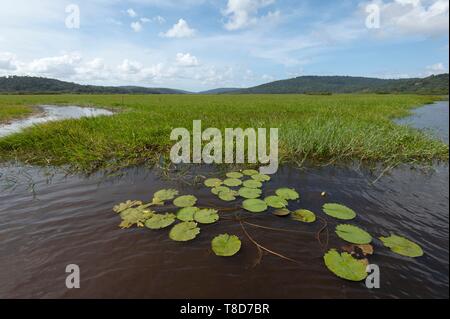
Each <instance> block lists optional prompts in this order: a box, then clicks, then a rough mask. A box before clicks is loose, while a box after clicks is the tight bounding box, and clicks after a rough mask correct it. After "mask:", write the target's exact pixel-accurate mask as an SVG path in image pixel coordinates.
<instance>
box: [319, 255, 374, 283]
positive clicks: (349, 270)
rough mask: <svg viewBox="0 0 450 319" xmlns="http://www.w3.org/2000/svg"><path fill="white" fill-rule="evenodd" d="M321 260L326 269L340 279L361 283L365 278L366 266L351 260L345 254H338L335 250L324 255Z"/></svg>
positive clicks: (350, 256) (359, 261) (361, 262)
mask: <svg viewBox="0 0 450 319" xmlns="http://www.w3.org/2000/svg"><path fill="white" fill-rule="evenodd" d="M323 259H324V261H325V265H326V266H327V268H328V269H329V270H330V271H331V272H332V273H334V274H335V275H336V276H338V277H340V278H342V279H346V280H350V281H362V280H364V279H366V277H367V272H366V267H367V266H366V264H365V263H364V262H363V261H361V260H358V259H356V258H353V257H352V255H350V254H349V253H347V252H343V253H342V254H340V253H338V252H337V251H336V250H335V249H331V250H329V251H328V252H327V253H326V254H325V256H324V257H323Z"/></svg>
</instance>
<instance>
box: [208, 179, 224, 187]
mask: <svg viewBox="0 0 450 319" xmlns="http://www.w3.org/2000/svg"><path fill="white" fill-rule="evenodd" d="M222 183H223V182H222V180H220V179H218V178H208V179H207V180H205V186H206V187H218V186H220V185H222Z"/></svg>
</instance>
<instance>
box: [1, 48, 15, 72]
mask: <svg viewBox="0 0 450 319" xmlns="http://www.w3.org/2000/svg"><path fill="white" fill-rule="evenodd" d="M16 69H17V66H16V62H15V57H14V55H13V54H11V53H9V52H0V70H5V71H13V70H16Z"/></svg>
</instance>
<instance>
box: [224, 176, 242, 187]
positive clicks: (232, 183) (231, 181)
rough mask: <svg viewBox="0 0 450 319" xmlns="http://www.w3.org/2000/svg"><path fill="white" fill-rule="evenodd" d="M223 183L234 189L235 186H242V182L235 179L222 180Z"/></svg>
mask: <svg viewBox="0 0 450 319" xmlns="http://www.w3.org/2000/svg"><path fill="white" fill-rule="evenodd" d="M223 183H224V184H225V185H226V186H229V187H235V186H240V185H242V181H241V180H240V179H237V178H228V179H226V180H224V181H223Z"/></svg>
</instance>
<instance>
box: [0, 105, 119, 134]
mask: <svg viewBox="0 0 450 319" xmlns="http://www.w3.org/2000/svg"><path fill="white" fill-rule="evenodd" d="M39 108H40V109H41V110H42V113H41V114H39V115H35V116H31V117H28V118H25V119H20V120H15V121H12V122H11V123H8V124H4V125H0V137H3V136H7V135H10V134H13V133H18V132H20V131H22V130H23V129H24V128H27V127H30V126H33V125H37V124H42V123H46V122H50V121H58V120H66V119H78V118H81V117H93V116H100V115H113V113H112V112H111V111H108V110H104V109H98V108H89V107H79V106H51V105H42V106H39Z"/></svg>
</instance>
